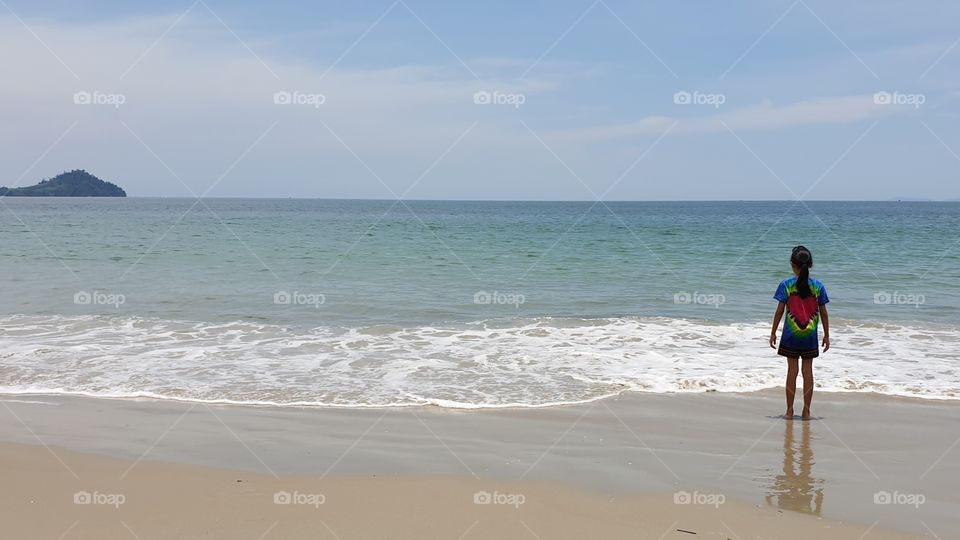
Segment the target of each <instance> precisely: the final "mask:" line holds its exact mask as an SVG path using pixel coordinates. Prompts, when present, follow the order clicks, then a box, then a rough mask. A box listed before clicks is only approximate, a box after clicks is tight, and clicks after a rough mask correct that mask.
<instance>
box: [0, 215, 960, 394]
mask: <svg viewBox="0 0 960 540" xmlns="http://www.w3.org/2000/svg"><path fill="white" fill-rule="evenodd" d="M2 204H3V208H0V226H2V231H3V235H2V244H0V272H2V274H3V276H4V280H3V281H2V282H0V295H2V298H3V299H4V302H3V304H2V307H0V316H2V317H3V318H2V323H3V324H2V329H3V330H2V333H0V338H2V339H0V341H2V343H3V345H4V350H5V351H7V352H6V353H4V356H3V357H2V359H0V391H5V392H26V391H44V392H48V391H57V392H78V393H90V394H96V395H124V396H125V395H153V396H159V397H172V398H178V399H203V400H213V401H238V402H249V403H279V404H295V403H299V404H311V405H345V406H364V405H395V404H396V405H404V404H415V403H438V404H445V405H451V406H504V405H529V406H537V405H545V404H553V403H567V402H575V401H584V400H590V399H596V398H598V397H602V396H605V395H611V394H615V393H617V392H620V391H624V390H625V389H626V390H641V391H702V390H705V389H712V390H720V391H729V390H751V389H759V388H764V387H769V386H774V385H777V384H779V379H780V378H781V376H782V373H780V371H781V366H780V363H779V361H778V359H777V358H776V357H775V356H772V355H771V352H772V351H770V350H769V349H768V348H766V344H765V337H766V334H767V333H768V332H769V326H768V325H769V320H770V317H771V316H772V313H773V309H774V307H775V305H774V303H773V301H772V299H771V295H772V294H773V291H774V289H775V288H776V285H777V283H778V282H779V281H780V280H781V279H783V278H785V277H787V276H788V275H789V265H788V262H787V259H788V256H789V253H790V248H791V247H792V246H793V245H796V244H799V243H803V244H805V245H806V246H808V247H809V248H811V250H812V251H813V254H814V260H815V268H814V271H813V274H814V275H815V276H817V277H818V278H819V279H821V280H822V281H823V282H824V283H825V284H826V286H827V289H828V291H829V294H830V297H831V299H832V303H831V304H830V315H831V318H832V320H833V321H834V326H835V329H834V345H835V350H834V351H831V352H830V353H828V354H827V355H825V356H824V358H823V359H822V360H823V365H824V367H823V369H822V375H821V377H820V379H821V381H822V382H821V385H822V387H823V388H825V389H832V390H839V391H880V392H886V393H893V394H900V395H915V396H918V397H946V398H957V397H958V396H960V373H958V371H957V356H956V353H955V351H956V350H957V349H956V345H957V339H958V336H960V332H958V330H960V309H958V301H960V286H958V278H960V264H958V262H960V249H958V248H960V246H957V245H956V242H957V241H958V232H960V204H958V203H865V202H809V203H805V204H803V203H798V204H793V203H790V202H637V203H626V202H616V203H614V202H611V203H606V204H605V205H604V204H596V205H594V204H592V203H587V202H569V203H566V202H565V203H553V202H542V203H537V202H428V201H410V202H403V203H394V202H392V201H339V200H279V199H270V200H253V199H250V200H245V199H211V200H206V201H203V202H200V203H197V202H196V201H194V200H191V199H137V198H130V199H28V198H5V199H3V200H2ZM831 370H833V371H831Z"/></svg>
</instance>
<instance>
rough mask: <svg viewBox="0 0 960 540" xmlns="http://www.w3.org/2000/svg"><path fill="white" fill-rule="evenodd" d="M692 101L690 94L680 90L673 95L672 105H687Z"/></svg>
mask: <svg viewBox="0 0 960 540" xmlns="http://www.w3.org/2000/svg"><path fill="white" fill-rule="evenodd" d="M692 101H693V96H691V95H690V92H687V91H685V90H681V91H679V92H676V93H675V94H673V103H674V105H689V104H690V103H691V102H692Z"/></svg>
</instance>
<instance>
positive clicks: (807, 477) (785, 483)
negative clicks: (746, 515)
mask: <svg viewBox="0 0 960 540" xmlns="http://www.w3.org/2000/svg"><path fill="white" fill-rule="evenodd" d="M781 416H782V415H781ZM774 418H776V417H774ZM795 418H796V419H799V416H797V417H795ZM797 424H798V422H784V433H783V473H782V474H777V475H774V476H772V478H771V479H770V485H769V486H768V488H767V495H766V497H765V499H766V501H767V504H770V505H773V506H777V507H779V508H782V509H784V510H790V511H793V512H803V513H806V514H814V515H818V516H819V515H820V511H821V510H822V509H823V487H822V486H823V480H822V479H818V478H816V477H814V476H813V464H814V461H813V447H812V446H810V422H802V421H801V422H799V424H800V431H801V434H800V439H799V440H797V439H796V438H795V436H794V433H795V430H796V429H797V427H796V426H797Z"/></svg>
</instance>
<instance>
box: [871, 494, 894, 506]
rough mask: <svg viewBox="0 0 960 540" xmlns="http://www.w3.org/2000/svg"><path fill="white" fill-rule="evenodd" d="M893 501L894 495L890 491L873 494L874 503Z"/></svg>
mask: <svg viewBox="0 0 960 540" xmlns="http://www.w3.org/2000/svg"><path fill="white" fill-rule="evenodd" d="M892 502H893V496H891V495H890V492H889V491H878V492H876V493H874V494H873V504H890V503H892Z"/></svg>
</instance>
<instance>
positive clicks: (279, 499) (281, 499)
mask: <svg viewBox="0 0 960 540" xmlns="http://www.w3.org/2000/svg"><path fill="white" fill-rule="evenodd" d="M292 502H293V497H292V496H291V495H290V492H289V491H278V492H276V493H274V494H273V504H290V503H292Z"/></svg>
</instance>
